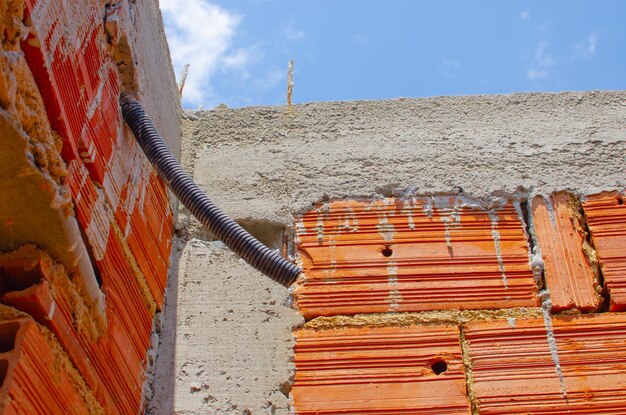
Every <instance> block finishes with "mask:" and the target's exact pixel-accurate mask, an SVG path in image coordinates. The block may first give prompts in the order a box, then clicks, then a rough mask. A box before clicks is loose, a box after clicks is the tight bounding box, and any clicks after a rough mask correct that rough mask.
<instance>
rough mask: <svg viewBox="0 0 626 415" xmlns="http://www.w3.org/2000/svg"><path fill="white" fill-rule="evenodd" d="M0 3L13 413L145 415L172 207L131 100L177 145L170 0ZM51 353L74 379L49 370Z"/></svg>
mask: <svg viewBox="0 0 626 415" xmlns="http://www.w3.org/2000/svg"><path fill="white" fill-rule="evenodd" d="M0 11H2V14H1V15H0V20H1V21H2V23H1V24H2V27H1V28H0V29H2V30H0V32H2V33H3V38H2V50H0V57H1V59H2V62H3V65H2V71H1V72H2V73H1V74H0V107H1V108H0V122H2V128H1V129H0V131H1V132H0V143H1V144H2V145H3V151H2V155H1V156H0V158H1V159H2V160H0V161H3V163H2V166H3V167H2V168H0V195H1V196H0V251H1V252H3V253H0V301H1V302H2V303H3V304H4V305H5V308H3V310H5V311H6V310H12V311H6V312H3V313H2V314H0V318H1V319H2V321H3V322H2V323H0V324H3V326H2V327H18V328H17V329H16V330H13V331H11V333H9V334H7V335H6V336H4V335H3V336H2V339H1V341H2V347H4V348H5V349H6V350H3V353H5V354H0V358H1V359H3V360H0V362H5V363H3V364H4V366H3V367H2V368H0V369H2V376H1V377H0V381H1V382H2V388H1V389H0V391H1V392H0V402H2V403H1V404H0V412H1V413H50V411H52V412H55V413H92V412H104V413H137V412H139V411H140V409H141V407H142V387H143V382H144V380H145V367H146V352H147V350H148V348H149V347H150V336H151V332H152V321H153V318H154V316H155V313H156V312H158V311H159V310H160V309H161V308H162V306H163V303H164V290H165V283H166V277H167V270H168V266H169V257H170V251H171V248H172V232H173V214H172V206H171V201H170V197H169V195H168V193H167V190H166V188H165V186H164V184H163V182H162V181H161V180H160V179H159V178H158V177H157V176H156V175H155V174H154V172H153V170H152V168H151V167H150V165H149V163H148V162H147V159H146V158H145V157H144V156H143V154H142V152H141V150H140V148H139V146H138V145H137V144H136V142H135V140H134V138H133V137H132V135H131V133H130V131H129V130H128V128H127V127H126V126H125V125H124V124H123V122H122V118H121V114H120V110H119V106H118V96H119V93H120V91H122V90H127V91H129V92H131V93H134V94H136V95H137V96H138V97H139V99H140V100H141V101H142V102H143V103H144V104H145V106H146V108H147V110H148V112H149V113H150V114H151V115H152V116H153V117H154V119H155V122H156V123H157V126H158V127H159V129H160V130H161V131H162V133H163V134H164V136H165V137H166V138H167V140H168V144H169V145H170V147H171V148H172V150H173V152H174V153H175V154H178V153H179V151H180V147H179V142H180V125H179V112H180V104H179V100H178V97H177V94H176V87H175V82H174V76H173V73H172V70H171V65H170V62H169V53H168V52H167V46H166V43H165V38H164V35H163V32H162V23H161V18H160V13H159V10H158V3H157V2H155V1H151V0H145V1H141V0H139V1H119V2H107V3H106V4H105V3H104V2H101V1H95V0H88V1H81V2H77V1H74V2H63V3H59V2H55V1H45V0H26V1H13V0H11V1H2V2H0ZM4 149H6V151H5V150H4ZM9 307H10V308H9ZM16 313H17V314H16ZM16 315H17V316H19V318H18V320H15V318H16ZM7 330H8V329H7ZM7 330H4V331H7ZM7 333H8V331H7ZM21 333H23V334H21ZM31 333H32V334H31ZM37 333H39V334H37ZM41 333H43V334H41ZM16 339H19V341H18V340H16ZM18 343H19V344H18ZM48 350H50V351H48ZM46 353H47V354H46ZM50 353H52V354H54V355H55V356H60V357H58V359H61V360H63V362H65V363H66V365H65V366H64V367H67V368H72V372H71V374H68V371H67V370H64V369H62V368H60V367H57V366H53V367H50V370H51V371H52V372H51V373H50V374H46V372H45V370H44V371H42V370H41V369H43V368H41V369H40V368H39V366H41V365H42V363H41V361H38V360H37V359H44V360H45V359H47V360H48V361H51V358H50V359H48V358H47V357H46V356H48V355H50V356H51V354H50ZM29 359H32V360H29ZM59 376H61V378H59ZM63 376H65V377H68V376H69V378H68V379H67V380H65V379H64V378H63ZM57 378H58V379H57ZM28 380H31V381H33V382H35V381H37V382H39V384H38V385H40V386H38V387H40V388H41V391H40V393H39V392H38V393H34V392H33V391H32V390H31V386H29V385H28V384H27V381H28ZM57 380H58V381H57ZM25 382H26V383H25ZM53 405H56V406H53ZM53 408H56V409H53ZM94 408H95V409H94Z"/></svg>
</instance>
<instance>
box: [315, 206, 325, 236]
mask: <svg viewBox="0 0 626 415" xmlns="http://www.w3.org/2000/svg"><path fill="white" fill-rule="evenodd" d="M315 230H316V231H317V242H322V241H323V240H324V215H323V214H322V213H321V212H319V211H318V213H317V224H316V226H315Z"/></svg>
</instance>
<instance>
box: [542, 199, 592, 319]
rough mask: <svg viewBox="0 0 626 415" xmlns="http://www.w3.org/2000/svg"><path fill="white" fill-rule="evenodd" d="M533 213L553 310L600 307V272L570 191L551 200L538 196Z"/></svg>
mask: <svg viewBox="0 0 626 415" xmlns="http://www.w3.org/2000/svg"><path fill="white" fill-rule="evenodd" d="M532 215H533V222H534V229H535V235H536V237H537V243H538V245H539V247H540V248H541V254H542V258H543V263H544V270H545V278H546V285H547V288H548V289H549V290H550V298H551V300H552V305H553V310H554V311H562V310H568V309H573V308H576V309H579V310H582V311H594V310H597V309H598V307H599V306H600V300H601V297H600V295H599V294H598V292H597V290H596V287H597V285H598V284H597V278H596V275H595V273H594V270H593V268H592V265H591V263H590V262H589V259H588V257H587V255H586V254H585V249H587V250H588V249H589V245H588V244H587V242H586V241H585V238H586V232H585V230H584V229H583V226H582V224H581V220H580V213H579V209H578V206H576V201H575V199H574V198H573V196H572V195H570V194H568V193H556V194H553V195H551V196H550V197H549V199H544V197H543V196H537V197H535V198H534V199H533V201H532Z"/></svg>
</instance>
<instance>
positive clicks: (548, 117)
mask: <svg viewBox="0 0 626 415" xmlns="http://www.w3.org/2000/svg"><path fill="white" fill-rule="evenodd" d="M625 117H626V92H624V91H618V92H567V93H558V94H513V95H490V96H465V97H438V98H425V99H396V100H388V101H361V102H331V103H314V104H305V105H296V106H294V107H292V109H291V111H289V110H288V109H287V107H256V108H243V109H233V110H213V111H201V112H195V113H187V115H186V119H185V120H184V121H183V130H184V132H183V136H184V138H183V140H184V142H183V157H184V159H185V162H186V165H187V166H189V167H191V168H192V169H193V170H192V171H193V175H194V178H195V179H196V180H197V181H198V182H199V184H200V186H201V187H202V188H203V189H204V190H205V191H207V192H208V194H209V195H210V197H211V198H212V199H213V200H214V201H215V202H216V203H217V204H218V205H220V206H221V207H222V208H223V209H225V210H226V211H227V212H228V213H229V214H231V215H232V216H233V217H234V218H236V219H238V220H242V219H254V220H257V221H271V222H280V223H285V224H290V223H291V222H292V214H293V212H296V211H301V210H303V209H306V208H308V207H310V205H311V203H312V202H317V201H320V200H323V199H326V198H330V199H335V198H344V197H355V196H379V195H391V194H402V193H405V192H408V193H428V192H445V191H454V190H458V188H461V189H463V190H464V191H465V192H466V193H468V194H472V195H474V196H478V197H481V196H489V195H491V194H493V193H496V194H501V193H503V192H504V193H513V192H515V191H516V190H518V189H520V188H523V189H527V190H531V189H534V190H536V191H538V192H541V193H547V192H550V191H553V190H561V189H568V188H569V189H575V190H577V191H580V192H594V191H598V190H602V189H612V188H615V187H623V186H624V185H625V184H626V177H625V176H624V152H625V150H626V129H625V128H624V119H625Z"/></svg>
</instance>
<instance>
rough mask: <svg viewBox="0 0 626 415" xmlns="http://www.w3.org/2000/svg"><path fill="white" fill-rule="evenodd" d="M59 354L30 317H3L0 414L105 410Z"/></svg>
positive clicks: (68, 412)
mask: <svg viewBox="0 0 626 415" xmlns="http://www.w3.org/2000/svg"><path fill="white" fill-rule="evenodd" d="M60 353H62V352H60V349H58V345H54V344H52V343H51V341H50V340H49V339H48V338H46V335H45V334H44V333H43V332H42V331H41V329H40V328H39V327H38V326H37V324H36V323H34V322H33V321H32V320H31V319H28V318H18V319H9V320H1V319H0V414H2V415H12V414H15V415H17V414H24V415H35V414H42V415H44V414H86V415H88V414H98V413H100V414H101V413H104V412H103V410H102V407H100V406H99V405H98V403H97V401H96V400H95V399H94V398H93V395H92V394H91V392H90V391H89V390H88V389H87V388H86V386H85V384H84V382H83V381H82V379H81V378H80V376H78V374H77V373H76V371H75V370H74V369H73V368H72V367H71V364H69V362H68V361H67V358H65V357H64V356H62V355H60Z"/></svg>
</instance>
